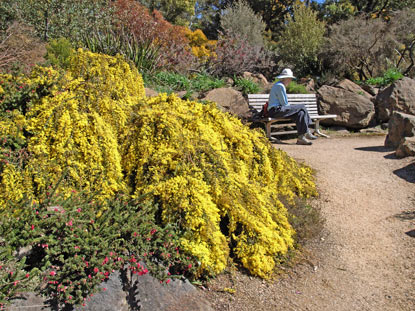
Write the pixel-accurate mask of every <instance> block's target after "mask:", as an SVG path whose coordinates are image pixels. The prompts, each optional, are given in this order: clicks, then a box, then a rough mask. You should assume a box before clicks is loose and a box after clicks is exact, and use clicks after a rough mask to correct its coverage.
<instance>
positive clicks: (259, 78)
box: [242, 72, 268, 87]
mask: <svg viewBox="0 0 415 311" xmlns="http://www.w3.org/2000/svg"><path fill="white" fill-rule="evenodd" d="M242 77H243V78H244V79H248V80H251V81H253V82H254V83H256V84H258V85H259V86H260V87H264V86H266V85H268V80H267V78H265V76H264V75H263V74H261V73H250V72H244V73H243V74H242Z"/></svg>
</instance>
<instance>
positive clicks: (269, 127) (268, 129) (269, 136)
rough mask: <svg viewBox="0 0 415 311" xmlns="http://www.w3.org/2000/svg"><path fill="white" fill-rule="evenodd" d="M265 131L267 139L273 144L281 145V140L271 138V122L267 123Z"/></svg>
mask: <svg viewBox="0 0 415 311" xmlns="http://www.w3.org/2000/svg"><path fill="white" fill-rule="evenodd" d="M265 129H266V132H267V138H268V139H269V140H270V142H271V143H281V140H279V139H278V138H275V137H272V136H271V122H267V123H265Z"/></svg>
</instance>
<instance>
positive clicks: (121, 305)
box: [75, 271, 130, 311]
mask: <svg viewBox="0 0 415 311" xmlns="http://www.w3.org/2000/svg"><path fill="white" fill-rule="evenodd" d="M100 288H101V291H100V292H98V293H96V294H94V295H93V296H92V297H91V298H90V299H88V300H87V301H86V304H85V306H79V307H76V308H75V310H76V311H129V310H130V309H129V306H128V303H127V297H126V293H125V292H124V291H123V286H122V281H121V275H120V272H118V271H115V272H113V273H112V274H111V276H110V277H109V279H108V280H107V281H106V282H103V283H101V285H100ZM104 289H105V290H104Z"/></svg>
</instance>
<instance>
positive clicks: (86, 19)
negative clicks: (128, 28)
mask: <svg viewBox="0 0 415 311" xmlns="http://www.w3.org/2000/svg"><path fill="white" fill-rule="evenodd" d="M9 3H10V7H9V9H8V10H9V12H10V11H11V12H13V14H14V17H15V18H16V19H18V20H20V21H23V22H24V23H26V24H28V25H30V26H32V27H34V29H35V31H36V32H37V34H38V36H40V37H42V38H43V39H44V40H45V41H47V40H48V39H50V38H58V37H66V38H71V39H73V40H75V41H76V40H79V39H80V38H81V37H82V35H83V34H85V33H88V32H89V31H90V30H91V29H95V28H105V27H106V25H108V24H110V21H111V12H110V11H109V8H110V6H109V0H90V1H83V0H20V1H12V2H9Z"/></svg>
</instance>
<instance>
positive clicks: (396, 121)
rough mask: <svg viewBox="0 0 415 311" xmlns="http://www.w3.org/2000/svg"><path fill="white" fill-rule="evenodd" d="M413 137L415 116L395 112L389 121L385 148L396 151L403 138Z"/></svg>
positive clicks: (414, 133) (414, 134)
mask: <svg viewBox="0 0 415 311" xmlns="http://www.w3.org/2000/svg"><path fill="white" fill-rule="evenodd" d="M413 136H415V115H410V114H406V113H402V112H396V111H395V112H394V113H393V114H392V116H391V118H390V119H389V132H388V135H387V136H386V140H385V147H388V148H393V149H396V148H398V147H399V145H400V144H401V141H402V139H403V138H404V137H413Z"/></svg>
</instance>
